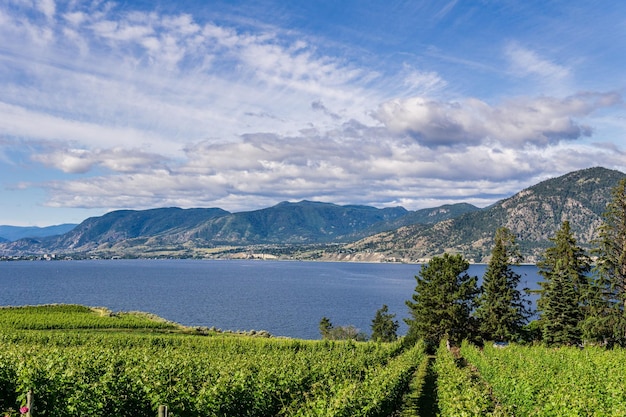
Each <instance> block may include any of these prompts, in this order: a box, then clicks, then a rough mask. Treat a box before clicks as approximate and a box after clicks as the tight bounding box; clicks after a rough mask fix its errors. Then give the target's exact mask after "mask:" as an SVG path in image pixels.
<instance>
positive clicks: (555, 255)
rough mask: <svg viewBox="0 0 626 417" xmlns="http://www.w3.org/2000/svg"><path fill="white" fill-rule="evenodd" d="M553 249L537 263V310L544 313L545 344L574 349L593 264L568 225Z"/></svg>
mask: <svg viewBox="0 0 626 417" xmlns="http://www.w3.org/2000/svg"><path fill="white" fill-rule="evenodd" d="M550 240H551V241H552V242H553V244H554V246H552V247H550V248H548V249H546V251H545V252H544V255H543V259H542V260H541V261H540V262H538V263H537V266H538V267H539V274H540V275H541V276H542V277H543V278H544V279H545V281H543V282H540V283H539V284H540V285H541V289H540V290H539V294H540V297H539V300H538V301H537V308H538V310H539V311H540V312H541V318H540V320H541V327H542V335H543V340H544V342H546V343H547V344H549V345H572V344H578V343H580V342H581V336H582V326H581V324H582V321H583V319H584V311H585V305H586V297H587V295H588V289H589V280H588V278H587V273H588V272H589V271H590V261H589V258H588V257H587V255H586V254H585V251H584V250H583V249H582V248H580V247H579V246H577V245H576V239H575V238H574V235H573V234H572V231H571V229H570V225H569V222H568V221H564V222H563V224H562V225H561V228H560V229H559V230H558V231H557V233H556V236H555V237H554V238H551V239H550Z"/></svg>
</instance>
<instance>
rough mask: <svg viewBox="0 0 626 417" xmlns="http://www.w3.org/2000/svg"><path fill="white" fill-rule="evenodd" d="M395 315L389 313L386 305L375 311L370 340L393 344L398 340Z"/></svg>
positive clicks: (397, 325)
mask: <svg viewBox="0 0 626 417" xmlns="http://www.w3.org/2000/svg"><path fill="white" fill-rule="evenodd" d="M395 317H396V315H395V314H390V313H389V308H388V307H387V305H386V304H383V306H382V307H381V308H380V309H378V310H377V311H376V316H374V320H372V340H374V341H378V342H393V341H394V340H396V339H397V338H398V335H397V331H398V327H399V324H398V321H397V320H394V318H395Z"/></svg>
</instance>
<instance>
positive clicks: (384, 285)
mask: <svg viewBox="0 0 626 417" xmlns="http://www.w3.org/2000/svg"><path fill="white" fill-rule="evenodd" d="M420 267H421V266H420V265H412V264H390V263H340V262H297V261H252V260H251V261H246V260H183V259H172V260H145V259H142V260H90V261H50V262H46V261H18V262H0V305H35V304H50V303H72V304H83V305H87V306H94V307H96V306H98V307H107V308H109V309H111V310H113V311H146V312H150V313H154V314H156V315H158V316H161V317H163V318H166V319H168V320H172V321H175V322H177V323H181V324H183V325H187V326H207V327H212V326H214V327H216V328H220V329H223V330H227V329H229V330H235V331H236V330H251V329H254V330H267V331H268V332H270V333H271V334H272V335H274V336H287V337H295V338H302V339H319V338H320V334H319V330H318V325H319V322H320V320H321V318H322V317H323V316H326V317H328V318H329V319H330V320H331V322H332V323H333V325H335V326H340V325H354V326H355V327H357V328H359V329H360V330H362V331H363V332H365V333H367V334H368V335H369V334H370V333H371V327H370V326H371V323H372V319H373V318H374V315H375V313H376V310H378V309H379V308H380V307H382V305H383V304H387V305H388V306H389V312H390V313H393V314H396V319H397V320H398V321H399V322H400V329H399V332H398V333H399V334H400V335H402V334H405V333H406V330H407V326H406V324H405V323H404V321H403V319H404V318H407V317H409V313H408V307H407V306H406V305H405V301H406V300H409V299H410V298H411V296H412V295H413V292H414V290H415V284H416V281H415V275H417V274H418V272H419V269H420ZM485 268H486V266H485V265H471V266H470V269H469V273H470V275H476V276H478V277H479V279H480V278H481V277H482V275H483V274H484V271H485ZM516 270H517V271H518V272H519V273H520V274H521V275H522V282H521V285H520V287H528V288H531V289H534V288H538V284H537V282H538V281H539V280H540V277H539V276H538V274H537V268H536V267H535V266H534V265H522V266H519V267H516Z"/></svg>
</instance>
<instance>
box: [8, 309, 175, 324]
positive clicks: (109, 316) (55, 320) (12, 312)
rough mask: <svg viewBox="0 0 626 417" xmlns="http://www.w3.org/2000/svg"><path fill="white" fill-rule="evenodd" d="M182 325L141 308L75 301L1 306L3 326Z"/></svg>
mask: <svg viewBox="0 0 626 417" xmlns="http://www.w3.org/2000/svg"><path fill="white" fill-rule="evenodd" d="M180 328H181V326H179V325H177V324H175V323H172V322H168V321H166V320H164V319H161V318H159V317H157V316H154V315H149V314H146V313H139V312H121V313H113V312H112V311H110V310H108V309H106V308H91V307H85V306H80V305H73V304H51V305H39V306H23V307H1V308H0V329H4V330H9V329H12V330H54V329H63V330H69V329H161V330H176V329H180Z"/></svg>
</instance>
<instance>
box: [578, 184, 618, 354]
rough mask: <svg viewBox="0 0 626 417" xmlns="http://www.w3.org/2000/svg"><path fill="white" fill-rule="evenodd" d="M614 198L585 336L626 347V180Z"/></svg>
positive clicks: (601, 236)
mask: <svg viewBox="0 0 626 417" xmlns="http://www.w3.org/2000/svg"><path fill="white" fill-rule="evenodd" d="M611 196H612V199H611V201H610V202H609V204H608V205H607V209H606V211H605V213H604V215H603V220H604V222H603V224H602V226H600V229H599V237H598V239H597V241H596V244H597V248H596V250H595V254H596V255H597V257H598V258H597V262H596V268H595V271H594V272H595V277H594V281H593V286H592V292H591V295H592V297H591V303H590V307H589V310H590V314H589V315H588V317H587V319H586V320H585V335H586V336H588V337H589V338H590V339H591V340H595V341H602V342H605V343H608V344H618V345H621V346H626V178H624V179H622V180H621V181H620V182H619V183H618V185H617V186H616V187H614V188H613V190H612V191H611Z"/></svg>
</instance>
